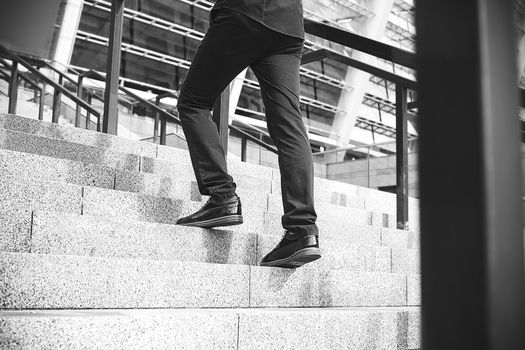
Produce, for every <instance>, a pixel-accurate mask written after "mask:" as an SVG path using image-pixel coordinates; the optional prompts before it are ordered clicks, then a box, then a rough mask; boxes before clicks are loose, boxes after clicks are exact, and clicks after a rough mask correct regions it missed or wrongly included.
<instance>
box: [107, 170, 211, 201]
mask: <svg viewBox="0 0 525 350" xmlns="http://www.w3.org/2000/svg"><path fill="white" fill-rule="evenodd" d="M115 189H116V190H119V191H126V192H134V193H140V194H147V195H150V196H156V197H166V198H180V199H182V198H184V199H186V200H190V199H193V200H195V199H200V197H201V196H200V194H199V191H198V188H197V183H196V182H192V181H190V180H178V179H176V178H174V177H161V176H158V175H155V174H150V173H145V172H137V171H126V170H117V172H116V176H115Z"/></svg>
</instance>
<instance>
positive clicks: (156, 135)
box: [153, 96, 160, 143]
mask: <svg viewBox="0 0 525 350" xmlns="http://www.w3.org/2000/svg"><path fill="white" fill-rule="evenodd" d="M155 105H156V106H157V107H159V106H160V96H157V97H156V98H155ZM153 113H155V122H154V124H153V143H157V140H158V139H159V121H160V120H159V119H160V118H159V112H157V111H153Z"/></svg>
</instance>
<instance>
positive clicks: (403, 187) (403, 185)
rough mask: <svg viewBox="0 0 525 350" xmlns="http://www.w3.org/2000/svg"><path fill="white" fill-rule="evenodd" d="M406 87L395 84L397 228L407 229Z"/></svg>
mask: <svg viewBox="0 0 525 350" xmlns="http://www.w3.org/2000/svg"><path fill="white" fill-rule="evenodd" d="M407 127H408V124H407V88H406V87H405V86H403V85H401V84H396V184H397V228H398V229H400V230H406V229H408V132H407Z"/></svg>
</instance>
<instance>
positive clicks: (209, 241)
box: [13, 211, 407, 273]
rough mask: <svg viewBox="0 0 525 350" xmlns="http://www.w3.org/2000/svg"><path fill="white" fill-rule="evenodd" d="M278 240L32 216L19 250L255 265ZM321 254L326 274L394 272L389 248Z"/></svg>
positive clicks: (343, 246) (331, 245) (340, 247)
mask: <svg viewBox="0 0 525 350" xmlns="http://www.w3.org/2000/svg"><path fill="white" fill-rule="evenodd" d="M280 239H281V237H280V236H277V235H256V234H253V233H249V232H234V231H228V230H206V229H201V228H195V227H185V226H177V225H166V224H157V223H148V222H140V221H129V220H114V219H113V220H112V219H103V218H100V217H97V216H91V215H78V214H65V213H60V212H40V211H36V212H34V213H33V220H32V228H31V244H30V247H29V249H27V250H22V249H20V250H18V251H19V252H32V253H38V254H54V255H62V254H67V255H84V256H97V257H118V258H142V259H151V260H175V261H194V262H210V263H227V264H244V265H258V264H259V262H260V260H261V259H262V258H263V257H264V256H265V255H266V254H267V253H268V252H269V251H271V250H272V249H273V248H274V247H275V246H276V245H277V243H278V242H279V241H280ZM13 245H14V244H13ZM21 248H25V246H22V247H21ZM321 249H322V251H323V257H322V259H320V260H319V261H318V262H316V264H317V266H318V267H319V269H323V270H326V271H328V270H331V269H346V270H352V271H361V272H387V273H388V272H391V271H392V269H393V260H392V252H391V251H392V250H391V248H389V247H382V246H374V245H357V244H352V243H351V242H349V241H344V240H338V241H334V240H329V239H321ZM399 251H400V252H399V253H398V257H399V258H398V260H396V265H395V266H396V268H397V270H398V271H396V272H400V273H401V272H403V273H407V272H405V271H404V270H403V269H402V267H403V266H404V265H403V264H407V261H406V260H402V259H401V256H402V255H401V254H402V252H401V251H402V250H399Z"/></svg>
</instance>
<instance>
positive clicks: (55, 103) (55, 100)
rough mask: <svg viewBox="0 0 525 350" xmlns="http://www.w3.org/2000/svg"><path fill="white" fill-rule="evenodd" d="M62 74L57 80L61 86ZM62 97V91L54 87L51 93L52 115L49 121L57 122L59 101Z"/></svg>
mask: <svg viewBox="0 0 525 350" xmlns="http://www.w3.org/2000/svg"><path fill="white" fill-rule="evenodd" d="M62 82H63V79H62V76H60V78H59V80H58V84H59V85H60V86H62ZM61 99H62V92H61V91H60V90H59V89H55V92H54V94H53V116H52V119H51V122H53V123H58V117H59V116H60V102H61Z"/></svg>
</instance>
